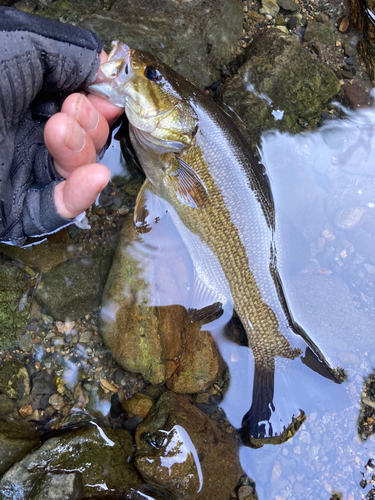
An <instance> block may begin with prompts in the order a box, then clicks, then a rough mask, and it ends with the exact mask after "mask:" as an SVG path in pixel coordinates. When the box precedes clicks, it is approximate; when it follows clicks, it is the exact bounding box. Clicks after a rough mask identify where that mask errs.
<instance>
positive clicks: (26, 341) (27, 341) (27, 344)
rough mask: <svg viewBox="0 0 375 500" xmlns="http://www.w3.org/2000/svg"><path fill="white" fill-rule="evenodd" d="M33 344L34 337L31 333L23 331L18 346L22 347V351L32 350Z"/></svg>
mask: <svg viewBox="0 0 375 500" xmlns="http://www.w3.org/2000/svg"><path fill="white" fill-rule="evenodd" d="M32 346H33V338H32V336H31V335H30V333H27V332H25V333H23V334H22V335H21V337H20V338H19V341H18V347H19V348H20V349H21V351H24V352H30V351H31V348H32Z"/></svg>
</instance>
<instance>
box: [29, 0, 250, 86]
mask: <svg viewBox="0 0 375 500" xmlns="http://www.w3.org/2000/svg"><path fill="white" fill-rule="evenodd" d="M112 4H113V5H112ZM38 14H40V15H43V16H46V17H50V18H52V19H55V20H59V21H63V22H69V23H72V24H79V25H80V26H82V27H84V28H89V29H92V30H94V31H95V32H96V33H97V34H98V35H99V36H100V38H101V39H102V40H103V41H104V42H105V44H106V47H105V48H106V50H107V51H108V50H109V49H110V46H111V42H112V40H115V39H120V40H122V41H124V42H125V43H127V44H128V45H129V46H130V47H134V48H137V49H140V50H147V51H149V52H152V53H153V54H155V55H156V56H158V57H160V58H161V59H162V60H163V61H164V62H165V63H167V64H169V65H170V66H172V67H173V69H175V70H176V71H178V72H179V73H181V74H182V75H184V76H185V77H186V78H188V79H189V80H191V81H193V82H194V83H195V84H196V85H198V86H199V87H201V88H204V87H206V86H208V85H210V84H212V83H213V82H215V81H216V80H218V79H219V78H220V71H219V69H220V65H221V64H222V62H223V61H229V59H230V57H231V55H232V53H233V52H234V49H235V46H236V43H237V41H238V39H239V37H240V35H241V31H242V23H243V13H242V5H241V2H239V1H238V0H193V1H191V0H190V1H188V2H177V3H176V2H175V0H163V1H162V2H161V1H160V0H152V1H150V0H117V1H116V2H113V1H112V0H110V1H109V2H107V8H104V9H103V5H102V2H101V1H99V0H95V1H92V0H85V1H83V2H79V3H77V2H74V1H69V0H57V1H56V2H51V3H48V5H47V4H46V3H44V4H43V9H39V10H38Z"/></svg>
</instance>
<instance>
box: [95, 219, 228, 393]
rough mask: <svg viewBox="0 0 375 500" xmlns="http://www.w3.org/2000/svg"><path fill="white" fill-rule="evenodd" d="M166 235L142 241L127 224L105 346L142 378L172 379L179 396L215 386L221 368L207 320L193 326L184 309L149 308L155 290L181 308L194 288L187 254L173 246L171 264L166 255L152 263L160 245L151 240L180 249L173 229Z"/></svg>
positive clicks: (106, 305)
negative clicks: (154, 249)
mask: <svg viewBox="0 0 375 500" xmlns="http://www.w3.org/2000/svg"><path fill="white" fill-rule="evenodd" d="M164 229H168V228H163V226H162V224H158V226H157V228H153V230H152V231H151V232H149V233H145V234H142V235H140V234H138V232H137V231H136V230H135V229H134V223H133V218H132V217H128V218H127V219H125V221H124V225H123V228H122V230H121V236H120V240H119V244H118V248H117V251H116V255H115V258H114V261H113V265H112V269H111V271H110V274H109V276H108V280H107V283H106V286H105V290H104V294H103V306H102V328H101V330H102V334H103V338H104V341H105V343H106V344H107V346H108V347H109V349H110V350H111V351H112V353H113V355H114V356H115V358H116V360H117V361H118V363H119V364H120V365H121V366H123V367H124V368H125V369H126V370H129V371H131V372H136V373H141V374H142V376H143V377H144V378H145V379H146V380H147V381H149V382H150V383H151V384H154V385H157V384H161V383H164V382H165V381H166V380H168V379H170V381H169V386H170V388H172V389H173V390H174V391H177V392H189V393H190V392H198V391H200V390H203V389H205V388H207V387H208V386H209V385H210V384H211V383H212V382H213V380H214V379H215V378H216V376H217V375H218V371H219V366H220V358H219V353H218V351H217V348H216V345H215V342H214V340H213V339H212V338H211V336H210V334H209V333H208V332H206V331H201V326H202V324H203V323H205V320H203V321H202V320H198V321H192V320H191V318H190V316H189V314H188V312H187V310H186V308H185V307H183V306H182V305H165V306H164V305H160V306H156V305H149V304H155V300H156V299H155V295H154V294H155V289H157V290H158V295H159V297H160V296H164V295H163V294H164V293H166V294H167V297H168V299H167V302H169V303H171V302H172V303H173V301H174V300H176V302H177V303H178V302H180V300H181V301H182V302H183V300H184V299H186V296H187V295H188V293H189V292H188V289H189V288H190V287H187V286H186V283H188V282H189V279H190V278H189V272H190V271H189V270H188V269H187V266H186V262H189V256H188V255H187V253H186V249H184V248H181V247H180V246H177V247H176V248H175V247H174V246H173V255H172V254H171V255H169V254H168V258H165V257H164V256H163V255H164V254H161V256H160V258H159V259H157V260H153V259H152V258H151V259H150V255H149V254H150V251H149V250H148V248H150V245H156V244H157V243H156V241H158V240H157V239H156V241H154V240H150V239H149V238H158V237H159V236H160V237H163V238H165V239H164V241H165V244H166V246H167V245H169V244H172V245H174V243H169V242H172V241H173V239H174V236H175V234H173V232H172V230H171V228H169V233H164V232H163V231H164ZM159 231H160V233H159ZM151 241H153V243H151ZM133 244H134V245H135V244H136V253H135V252H134V247H133ZM178 245H179V244H178ZM142 249H143V250H142ZM184 252H185V253H184ZM141 270H142V271H141ZM146 277H149V279H150V282H149V283H148V282H147V281H146V279H145V278H146ZM166 284H168V285H166ZM163 287H167V290H163ZM181 294H182V295H181ZM185 294H186V296H185Z"/></svg>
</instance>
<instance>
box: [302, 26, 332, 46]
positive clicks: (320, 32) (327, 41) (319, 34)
mask: <svg viewBox="0 0 375 500" xmlns="http://www.w3.org/2000/svg"><path fill="white" fill-rule="evenodd" d="M303 39H304V40H305V42H310V41H311V40H317V41H318V42H320V43H322V44H324V45H329V46H331V47H333V46H334V45H335V35H334V34H333V29H332V26H331V25H330V23H318V22H317V21H314V20H313V19H309V22H308V23H307V28H306V31H305V34H304V36H303Z"/></svg>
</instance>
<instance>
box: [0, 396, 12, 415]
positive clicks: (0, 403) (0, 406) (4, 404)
mask: <svg viewBox="0 0 375 500" xmlns="http://www.w3.org/2000/svg"><path fill="white" fill-rule="evenodd" d="M14 408H15V405H14V403H13V401H12V400H11V399H10V398H8V396H6V395H5V394H0V416H4V415H9V414H10V413H13V410H14Z"/></svg>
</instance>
